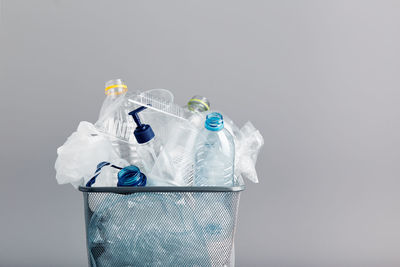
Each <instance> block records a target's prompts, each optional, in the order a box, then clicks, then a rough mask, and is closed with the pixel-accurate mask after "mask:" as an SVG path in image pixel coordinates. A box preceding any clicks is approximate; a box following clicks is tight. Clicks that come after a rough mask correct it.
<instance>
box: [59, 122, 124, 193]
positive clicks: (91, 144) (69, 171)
mask: <svg viewBox="0 0 400 267" xmlns="http://www.w3.org/2000/svg"><path fill="white" fill-rule="evenodd" d="M57 154H58V157H57V160H56V163H55V166H54V167H55V169H56V172H57V173H56V179H57V182H58V183H59V184H67V183H71V184H72V185H73V186H74V187H75V188H77V187H78V186H80V185H84V184H86V182H87V181H88V180H89V179H90V178H91V177H92V176H93V172H94V171H95V170H96V166H97V164H98V163H99V162H102V161H110V162H113V161H115V160H117V159H119V155H118V154H117V153H116V152H115V150H114V149H113V146H112V145H111V143H110V141H109V140H108V138H107V137H106V136H104V135H103V134H102V133H101V132H99V131H98V130H97V129H96V127H95V126H94V125H93V124H91V123H89V122H87V121H82V122H80V123H79V126H78V129H77V130H76V132H74V133H73V134H72V135H71V136H70V137H68V139H67V141H66V142H65V143H64V145H62V146H61V147H59V148H58V149H57Z"/></svg>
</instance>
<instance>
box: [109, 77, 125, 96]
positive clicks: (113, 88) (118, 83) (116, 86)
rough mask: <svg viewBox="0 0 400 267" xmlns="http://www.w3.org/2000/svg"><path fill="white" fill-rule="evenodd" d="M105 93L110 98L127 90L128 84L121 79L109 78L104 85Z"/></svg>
mask: <svg viewBox="0 0 400 267" xmlns="http://www.w3.org/2000/svg"><path fill="white" fill-rule="evenodd" d="M104 91H105V94H106V95H107V96H108V97H110V98H116V97H118V96H120V95H123V94H125V93H126V92H127V91H128V86H126V84H125V83H124V82H123V81H122V80H121V79H117V80H110V81H108V82H107V83H106V85H105V89H104Z"/></svg>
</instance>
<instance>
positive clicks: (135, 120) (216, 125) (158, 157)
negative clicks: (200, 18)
mask: <svg viewBox="0 0 400 267" xmlns="http://www.w3.org/2000/svg"><path fill="white" fill-rule="evenodd" d="M105 91H106V99H105V100H104V103H103V106H102V107H101V110H100V115H99V119H98V121H97V122H96V123H95V124H94V125H93V124H91V123H89V122H86V121H83V122H81V123H80V124H79V126H78V129H77V131H76V132H74V133H73V134H72V135H71V136H70V137H69V138H68V139H67V141H66V142H65V144H64V145H63V146H61V147H59V148H58V150H57V154H58V158H57V160H56V163H55V168H56V171H57V175H56V178H57V181H58V183H60V184H66V183H71V184H72V185H74V186H75V187H78V186H92V187H105V186H235V185H238V184H242V183H243V180H242V178H241V177H244V178H247V179H249V180H250V181H252V182H255V183H257V182H258V177H257V173H256V170H255V164H256V160H257V155H258V152H259V150H260V148H261V147H262V146H263V144H264V140H263V137H262V136H261V134H260V132H259V131H258V130H257V129H256V128H255V127H254V126H253V124H252V123H251V122H247V123H245V124H244V126H243V127H242V128H240V129H239V127H238V126H237V125H235V123H234V122H233V121H232V120H231V119H229V118H228V117H227V116H226V115H225V114H222V113H221V112H213V111H212V110H211V109H210V102H209V101H208V99H206V98H205V97H201V96H194V97H193V98H191V99H190V100H189V102H188V104H187V105H186V106H184V107H181V106H179V105H177V104H176V103H174V101H173V100H174V97H173V94H172V93H171V92H169V91H168V90H165V89H153V90H149V91H146V92H140V91H133V92H131V91H128V87H127V85H126V84H125V83H124V82H123V81H122V80H119V79H118V80H111V81H109V82H107V83H106V89H105Z"/></svg>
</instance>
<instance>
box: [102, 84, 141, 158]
mask: <svg viewBox="0 0 400 267" xmlns="http://www.w3.org/2000/svg"><path fill="white" fill-rule="evenodd" d="M104 91H105V94H106V99H105V100H104V102H103V105H102V107H101V110H100V115H99V119H98V121H97V122H96V124H95V125H96V127H98V128H99V129H100V130H101V131H102V132H103V133H105V134H106V135H108V136H109V138H110V140H111V142H112V144H113V147H114V149H115V151H116V152H117V153H118V154H119V155H120V157H121V158H123V159H125V160H127V161H128V162H129V163H131V164H136V163H137V162H136V161H137V156H136V153H137V152H136V145H137V142H136V140H135V139H134V138H132V131H133V130H134V129H135V125H134V122H133V120H132V119H131V118H130V116H129V115H128V113H129V111H130V109H131V104H130V103H129V102H128V99H127V97H126V94H127V92H128V86H127V85H126V83H125V82H124V81H123V80H121V79H115V80H110V81H108V82H106V84H105V90H104Z"/></svg>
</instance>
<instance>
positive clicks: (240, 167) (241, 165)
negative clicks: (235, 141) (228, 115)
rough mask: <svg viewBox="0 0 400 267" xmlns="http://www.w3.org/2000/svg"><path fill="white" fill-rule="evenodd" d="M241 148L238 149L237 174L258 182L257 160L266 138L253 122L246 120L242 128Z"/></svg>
mask: <svg viewBox="0 0 400 267" xmlns="http://www.w3.org/2000/svg"><path fill="white" fill-rule="evenodd" d="M239 142H240V145H239V150H238V151H236V153H235V154H236V155H237V157H238V160H237V161H236V165H235V175H236V176H240V175H242V176H243V177H245V178H247V179H249V180H250V181H252V182H254V183H258V176H257V171H256V162H257V157H258V153H259V151H260V149H261V147H262V146H263V145H264V138H263V137H262V135H261V133H260V131H259V130H257V129H256V128H255V127H254V125H253V124H252V123H251V122H249V121H248V122H246V123H245V125H244V126H243V127H242V128H241V129H240V138H239Z"/></svg>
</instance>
